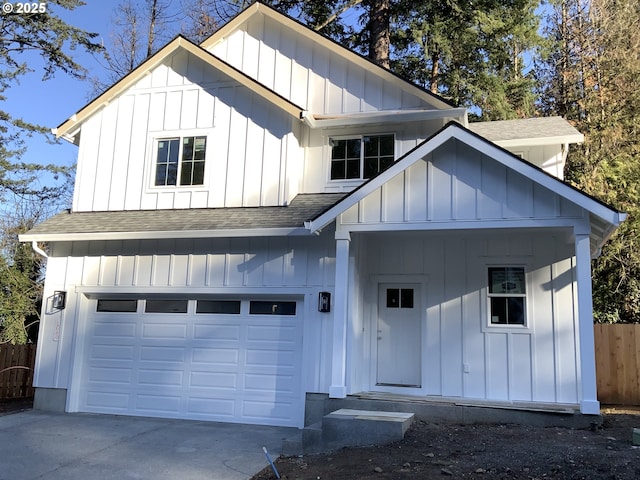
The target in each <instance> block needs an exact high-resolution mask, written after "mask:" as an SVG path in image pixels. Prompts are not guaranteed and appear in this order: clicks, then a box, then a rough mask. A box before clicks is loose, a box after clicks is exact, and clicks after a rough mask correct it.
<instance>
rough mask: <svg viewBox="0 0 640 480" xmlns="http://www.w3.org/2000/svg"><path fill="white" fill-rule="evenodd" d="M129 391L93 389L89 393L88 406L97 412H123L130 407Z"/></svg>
mask: <svg viewBox="0 0 640 480" xmlns="http://www.w3.org/2000/svg"><path fill="white" fill-rule="evenodd" d="M130 396H131V395H130V394H129V393H125V392H122V393H118V392H113V391H109V392H101V391H91V392H89V393H88V395H87V400H86V403H87V407H88V408H90V409H91V411H93V412H97V413H113V412H118V413H120V412H122V411H125V410H127V409H128V408H129V398H130Z"/></svg>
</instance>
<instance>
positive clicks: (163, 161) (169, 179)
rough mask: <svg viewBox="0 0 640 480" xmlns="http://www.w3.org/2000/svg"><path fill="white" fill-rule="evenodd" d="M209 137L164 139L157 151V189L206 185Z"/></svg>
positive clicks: (160, 140) (159, 143) (159, 141)
mask: <svg viewBox="0 0 640 480" xmlns="http://www.w3.org/2000/svg"><path fill="white" fill-rule="evenodd" d="M206 149H207V137H204V136H203V137H183V138H162V139H159V140H158V142H157V149H156V177H155V186H156V187H167V186H176V185H181V186H185V185H186V186H189V185H203V184H204V159H205V153H206Z"/></svg>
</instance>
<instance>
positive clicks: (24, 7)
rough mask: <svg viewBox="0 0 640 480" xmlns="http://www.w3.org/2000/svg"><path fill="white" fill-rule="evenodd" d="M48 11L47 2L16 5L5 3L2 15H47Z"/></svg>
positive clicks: (19, 3) (18, 3)
mask: <svg viewBox="0 0 640 480" xmlns="http://www.w3.org/2000/svg"><path fill="white" fill-rule="evenodd" d="M46 11H47V4H46V2H28V3H22V2H16V3H9V2H6V3H3V4H2V13H4V14H8V13H15V14H17V15H28V14H31V13H45V12H46Z"/></svg>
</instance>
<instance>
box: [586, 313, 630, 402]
mask: <svg viewBox="0 0 640 480" xmlns="http://www.w3.org/2000/svg"><path fill="white" fill-rule="evenodd" d="M594 336H595V346H596V379H597V385H598V400H600V402H601V403H604V404H612V405H640V325H639V324H596V325H594Z"/></svg>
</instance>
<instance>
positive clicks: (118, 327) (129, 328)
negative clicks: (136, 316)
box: [93, 321, 136, 339]
mask: <svg viewBox="0 0 640 480" xmlns="http://www.w3.org/2000/svg"><path fill="white" fill-rule="evenodd" d="M93 328H94V331H93V335H94V336H95V337H96V338H101V337H106V338H114V337H115V338H119V339H122V338H135V337H136V322H135V321H132V322H126V323H125V322H104V323H96V324H95V325H94V327H93Z"/></svg>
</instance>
